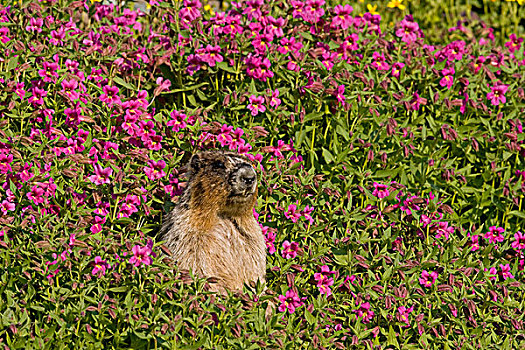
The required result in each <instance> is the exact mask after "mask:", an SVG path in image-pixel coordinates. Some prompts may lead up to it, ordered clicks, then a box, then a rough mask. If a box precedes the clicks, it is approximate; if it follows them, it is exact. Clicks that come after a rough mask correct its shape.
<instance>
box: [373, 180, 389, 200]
mask: <svg viewBox="0 0 525 350" xmlns="http://www.w3.org/2000/svg"><path fill="white" fill-rule="evenodd" d="M372 194H373V195H374V196H376V197H377V198H386V197H388V196H389V195H390V191H389V190H388V186H387V185H383V184H380V183H377V182H374V191H373V192H372Z"/></svg>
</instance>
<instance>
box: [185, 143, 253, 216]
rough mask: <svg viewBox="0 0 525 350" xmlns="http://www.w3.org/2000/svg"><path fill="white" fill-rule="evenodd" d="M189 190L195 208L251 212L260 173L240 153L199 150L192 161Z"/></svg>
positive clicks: (223, 213) (226, 213)
mask: <svg viewBox="0 0 525 350" xmlns="http://www.w3.org/2000/svg"><path fill="white" fill-rule="evenodd" d="M188 191H189V198H188V200H189V203H190V205H191V207H192V208H193V209H197V208H200V209H202V210H203V211H204V210H211V211H216V212H217V213H218V214H222V215H233V216H236V215H244V214H247V212H249V214H250V215H251V213H252V208H253V206H254V205H255V200H256V198H257V174H256V173H255V170H254V168H253V166H252V163H251V161H250V160H249V159H248V158H246V157H244V156H242V155H239V154H237V153H233V152H219V151H206V152H200V153H197V154H195V155H194V156H193V157H192V158H191V160H190V163H189V183H188Z"/></svg>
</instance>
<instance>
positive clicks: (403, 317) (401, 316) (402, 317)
mask: <svg viewBox="0 0 525 350" xmlns="http://www.w3.org/2000/svg"><path fill="white" fill-rule="evenodd" d="M413 310H414V306H411V307H410V308H408V309H407V308H406V307H404V306H400V307H398V308H397V312H398V314H397V320H398V321H399V322H401V323H405V327H409V326H410V321H409V320H408V315H409V314H410V313H411V312H412V311H413Z"/></svg>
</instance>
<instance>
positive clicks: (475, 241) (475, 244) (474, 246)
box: [470, 235, 481, 252]
mask: <svg viewBox="0 0 525 350" xmlns="http://www.w3.org/2000/svg"><path fill="white" fill-rule="evenodd" d="M470 241H471V245H470V250H471V251H473V252H475V251H476V250H479V249H480V248H481V247H480V245H479V235H473V236H470Z"/></svg>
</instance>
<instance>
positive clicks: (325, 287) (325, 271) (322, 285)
mask: <svg viewBox="0 0 525 350" xmlns="http://www.w3.org/2000/svg"><path fill="white" fill-rule="evenodd" d="M330 274H335V271H330V268H329V267H328V266H327V265H323V266H322V267H321V272H316V273H314V279H315V281H316V282H317V287H318V288H319V292H320V293H321V295H323V294H324V295H326V297H329V296H330V295H331V294H332V290H331V289H330V286H332V285H333V284H334V279H333V278H332V277H329V275H330Z"/></svg>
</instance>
